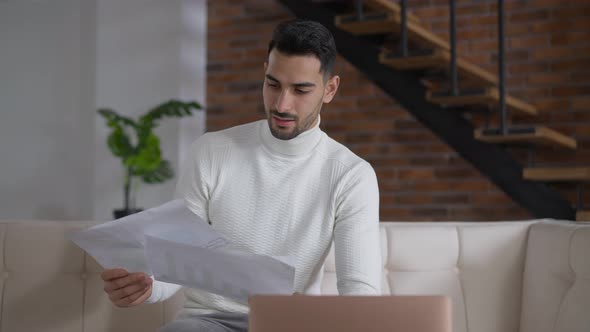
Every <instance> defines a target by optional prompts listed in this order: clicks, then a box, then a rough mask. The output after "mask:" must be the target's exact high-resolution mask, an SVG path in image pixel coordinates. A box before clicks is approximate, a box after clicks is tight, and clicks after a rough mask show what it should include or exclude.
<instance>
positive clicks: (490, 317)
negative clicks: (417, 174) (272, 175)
mask: <svg viewBox="0 0 590 332" xmlns="http://www.w3.org/2000/svg"><path fill="white" fill-rule="evenodd" d="M88 226H91V224H90V223H71V222H45V221H43V222H10V223H0V298H1V301H0V332H20V331H23V332H24V331H27V332H36V331H43V332H51V331H60V332H70V331H72V332H79V331H84V332H95V331H96V332H98V331H104V332H106V331H109V332H118V331H157V329H158V327H159V326H161V325H162V324H163V323H164V322H167V321H170V320H171V319H172V318H173V316H174V314H175V312H176V311H177V310H178V308H179V307H180V306H181V305H182V301H183V297H182V294H177V295H176V296H175V297H174V298H172V299H170V300H168V301H166V302H165V303H160V304H153V305H145V306H141V307H137V308H132V309H118V308H114V307H113V306H111V305H110V302H109V301H108V299H107V297H106V296H105V295H104V292H103V291H102V282H101V280H100V271H101V268H100V267H99V266H98V265H97V264H96V262H94V260H93V259H92V258H90V257H89V256H87V255H85V254H84V253H83V252H82V251H81V250H80V249H78V248H77V247H76V246H75V245H73V244H71V243H70V242H68V241H67V240H65V239H64V234H65V233H66V232H67V231H69V230H73V229H79V228H82V227H88ZM381 247H382V253H383V254H382V258H383V267H384V268H383V293H384V294H400V295H402V294H403V295H405V294H445V295H449V296H450V297H451V298H452V301H453V315H454V317H453V319H454V325H455V328H454V330H455V331H456V332H466V331H467V332H517V331H520V332H549V331H551V332H582V331H584V332H588V331H590V315H589V314H588V313H589V311H588V308H590V259H588V258H587V255H588V253H589V252H590V224H589V223H586V224H581V223H577V224H576V223H571V222H556V221H524V222H501V223H400V222H396V223H392V222H384V223H382V224H381ZM322 292H323V293H325V294H337V290H336V275H335V266H334V256H333V252H332V253H330V255H329V256H328V258H327V260H326V264H325V273H324V277H323V280H322Z"/></svg>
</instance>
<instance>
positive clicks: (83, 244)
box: [68, 199, 228, 274]
mask: <svg viewBox="0 0 590 332" xmlns="http://www.w3.org/2000/svg"><path fill="white" fill-rule="evenodd" d="M146 234H158V236H159V237H161V238H165V239H171V240H174V241H176V242H179V243H187V244H195V245H198V246H211V245H216V246H217V247H221V246H224V245H225V244H227V243H228V241H226V240H225V239H224V238H223V237H222V236H220V235H219V234H218V233H217V232H215V231H214V230H213V229H212V228H211V227H209V225H208V224H207V223H206V222H205V221H203V220H202V219H201V218H199V216H197V215H195V214H194V213H192V212H191V211H190V210H189V209H188V208H187V207H186V205H185V203H184V201H183V200H182V199H178V200H174V201H170V202H168V203H165V204H163V205H160V206H158V207H155V208H152V209H149V210H145V211H143V212H140V213H136V214H133V215H130V216H127V217H124V218H121V219H117V220H115V221H111V222H108V223H104V224H100V225H97V226H94V227H92V228H90V229H87V230H82V231H78V232H73V233H70V234H69V235H68V238H69V239H70V240H71V241H73V242H74V243H76V244H77V245H78V246H79V247H80V248H82V249H84V251H86V252H87V253H88V254H89V255H90V256H92V257H94V259H96V261H97V262H98V263H99V264H100V265H102V266H103V267H104V268H107V269H109V268H116V267H121V268H125V269H126V270H128V271H131V272H145V273H148V274H152V271H151V269H150V267H149V264H148V262H147V259H146V256H145V253H144V248H145V235H146Z"/></svg>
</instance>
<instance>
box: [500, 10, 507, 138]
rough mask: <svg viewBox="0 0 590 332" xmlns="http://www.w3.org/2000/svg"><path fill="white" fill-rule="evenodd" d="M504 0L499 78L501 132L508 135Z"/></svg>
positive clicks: (501, 19)
mask: <svg viewBox="0 0 590 332" xmlns="http://www.w3.org/2000/svg"><path fill="white" fill-rule="evenodd" d="M504 56H505V50H504V0H498V78H499V81H498V83H499V85H500V86H499V92H500V134H501V135H507V134H508V127H507V125H506V121H507V109H506V77H505V73H506V68H505V63H504Z"/></svg>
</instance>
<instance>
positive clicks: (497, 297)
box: [322, 220, 590, 332]
mask: <svg viewBox="0 0 590 332" xmlns="http://www.w3.org/2000/svg"><path fill="white" fill-rule="evenodd" d="M381 246H382V253H383V286H382V292H383V293H384V294H394V295H409V294H442V295H448V296H450V297H451V299H452V302H453V324H454V331H455V332H467V331H468V332H517V331H521V332H545V331H547V332H549V331H551V332H565V331H568V332H573V331H576V332H582V331H584V332H588V331H590V320H589V319H590V318H589V317H590V315H589V313H590V312H589V311H588V310H589V309H588V308H590V279H589V278H588V276H589V275H590V259H588V257H587V256H588V253H590V224H588V223H586V224H581V223H578V224H575V223H571V222H556V221H538V220H536V221H523V222H499V223H498V222H494V223H438V222H433V223H400V222H395V223H394V222H386V223H382V224H381ZM568 260H569V261H571V262H572V263H571V267H570V266H569V264H568ZM525 267H526V270H525ZM322 293H325V294H337V289H336V274H335V266H334V255H333V252H331V253H330V255H329V256H328V258H327V260H326V265H325V275H324V279H323V284H322ZM523 294H524V296H523ZM521 308H522V316H521Z"/></svg>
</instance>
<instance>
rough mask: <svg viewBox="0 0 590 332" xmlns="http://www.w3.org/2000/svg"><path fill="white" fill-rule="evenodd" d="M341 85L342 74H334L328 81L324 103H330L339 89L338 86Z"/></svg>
mask: <svg viewBox="0 0 590 332" xmlns="http://www.w3.org/2000/svg"><path fill="white" fill-rule="evenodd" d="M339 85H340V76H338V75H334V76H332V77H330V79H328V81H327V82H326V87H325V88H324V103H329V102H331V101H332V98H334V95H336V92H337V91H338V86H339Z"/></svg>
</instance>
